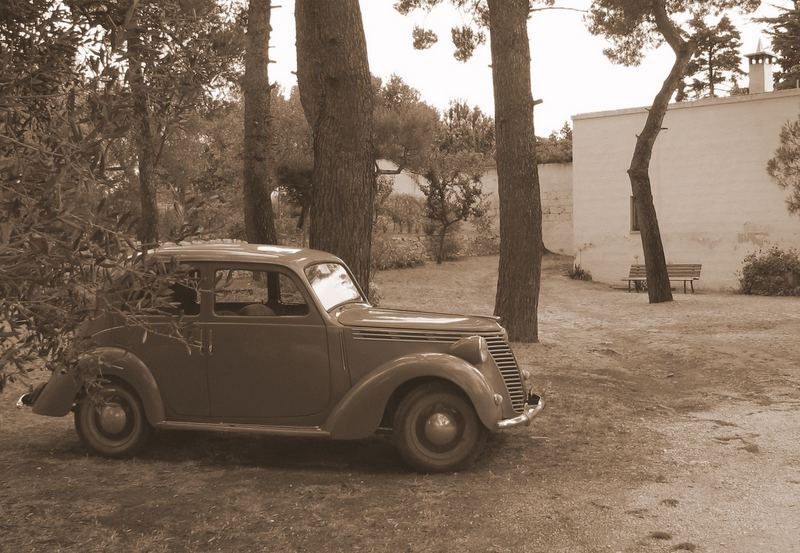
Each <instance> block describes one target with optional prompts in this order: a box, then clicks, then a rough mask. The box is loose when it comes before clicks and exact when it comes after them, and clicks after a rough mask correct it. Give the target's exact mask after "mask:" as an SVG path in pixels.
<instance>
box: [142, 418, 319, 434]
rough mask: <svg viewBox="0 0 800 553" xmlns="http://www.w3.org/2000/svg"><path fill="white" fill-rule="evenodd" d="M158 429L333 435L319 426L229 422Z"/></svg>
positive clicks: (165, 425)
mask: <svg viewBox="0 0 800 553" xmlns="http://www.w3.org/2000/svg"><path fill="white" fill-rule="evenodd" d="M156 428H160V429H164V430H211V431H217V432H236V433H250V434H264V435H269V436H302V437H309V438H330V437H331V433H330V432H328V431H327V430H322V429H321V428H320V427H318V426H267V425H260V424H235V423H227V422H178V421H162V422H159V423H158V424H156Z"/></svg>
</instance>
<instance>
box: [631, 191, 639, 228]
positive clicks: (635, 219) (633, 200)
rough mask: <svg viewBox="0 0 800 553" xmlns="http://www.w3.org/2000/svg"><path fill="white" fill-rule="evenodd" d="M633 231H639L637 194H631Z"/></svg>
mask: <svg viewBox="0 0 800 553" xmlns="http://www.w3.org/2000/svg"><path fill="white" fill-rule="evenodd" d="M631 232H639V211H638V210H637V209H636V196H631Z"/></svg>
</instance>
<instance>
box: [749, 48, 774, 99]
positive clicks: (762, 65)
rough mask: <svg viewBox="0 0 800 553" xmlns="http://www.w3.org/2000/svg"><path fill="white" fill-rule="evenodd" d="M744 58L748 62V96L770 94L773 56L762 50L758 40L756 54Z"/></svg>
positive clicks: (772, 88) (772, 86) (772, 87)
mask: <svg viewBox="0 0 800 553" xmlns="http://www.w3.org/2000/svg"><path fill="white" fill-rule="evenodd" d="M745 57H747V60H748V61H749V62H750V63H749V65H750V94H761V93H762V92H772V91H773V90H774V85H773V79H772V64H774V63H775V59H776V57H775V54H773V53H771V52H767V51H766V50H764V46H763V45H762V44H761V39H758V48H756V52H755V53H753V54H747V56H745Z"/></svg>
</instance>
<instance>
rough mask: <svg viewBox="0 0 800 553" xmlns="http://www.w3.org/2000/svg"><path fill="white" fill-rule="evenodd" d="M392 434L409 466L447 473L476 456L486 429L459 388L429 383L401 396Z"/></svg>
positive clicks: (466, 463)
mask: <svg viewBox="0 0 800 553" xmlns="http://www.w3.org/2000/svg"><path fill="white" fill-rule="evenodd" d="M393 433H394V441H395V446H396V447H397V449H398V451H399V452H400V455H401V456H402V457H403V459H404V460H405V461H406V463H408V464H409V465H411V466H412V467H413V468H415V469H416V470H418V471H420V472H451V471H455V470H459V469H463V468H466V467H468V466H469V465H470V464H471V463H472V462H473V461H474V460H475V459H476V458H477V457H478V455H479V454H480V452H481V450H482V449H483V446H484V444H485V443H486V437H487V435H488V430H487V429H486V427H485V426H484V425H483V423H482V422H481V420H480V419H479V418H478V414H477V413H476V412H475V408H474V407H473V406H472V403H471V402H470V400H469V398H467V396H466V395H464V393H463V392H462V391H461V390H459V389H458V388H456V387H455V386H452V385H449V384H447V383H444V382H429V383H426V384H422V385H420V386H418V387H416V388H414V389H413V390H411V392H409V393H408V394H407V395H406V396H405V397H404V398H403V399H402V401H401V402H400V404H399V405H398V407H397V411H396V412H395V416H394V425H393Z"/></svg>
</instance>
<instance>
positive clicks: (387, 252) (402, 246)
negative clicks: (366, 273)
mask: <svg viewBox="0 0 800 553" xmlns="http://www.w3.org/2000/svg"><path fill="white" fill-rule="evenodd" d="M425 259H426V251H425V245H424V244H423V243H422V242H421V241H420V240H418V239H414V238H405V237H402V238H401V237H393V236H391V235H389V234H387V233H383V232H375V233H374V234H373V237H372V267H373V268H374V269H377V270H379V271H382V270H385V269H403V268H406V267H416V266H418V265H422V264H423V263H425Z"/></svg>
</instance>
